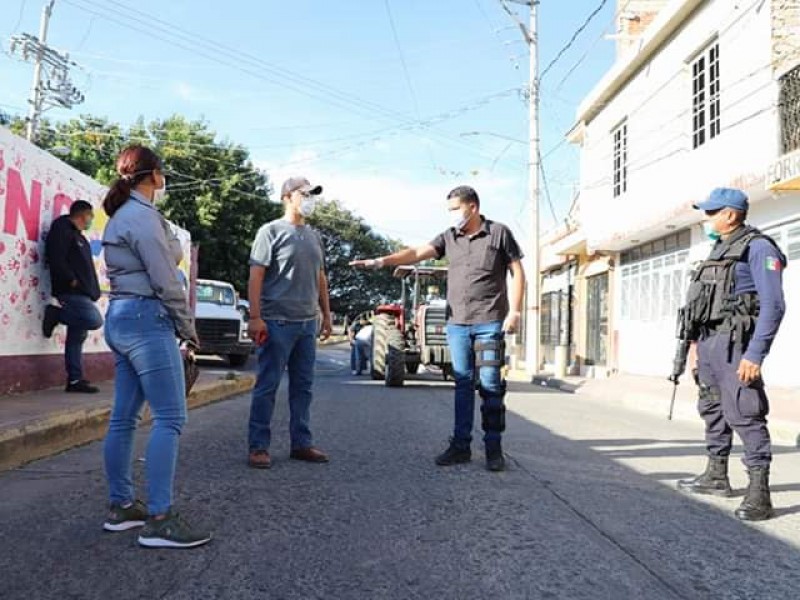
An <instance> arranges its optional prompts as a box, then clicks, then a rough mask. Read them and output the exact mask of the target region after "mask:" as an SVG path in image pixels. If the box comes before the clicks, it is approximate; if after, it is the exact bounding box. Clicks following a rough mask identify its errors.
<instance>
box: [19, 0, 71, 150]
mask: <svg viewBox="0 0 800 600" xmlns="http://www.w3.org/2000/svg"><path fill="white" fill-rule="evenodd" d="M54 5H55V0H50V1H49V2H48V3H47V4H46V5H45V6H44V9H43V10H42V20H41V23H40V25H39V37H38V38H37V37H36V36H33V35H30V34H28V33H23V34H21V35H15V36H13V37H12V38H11V54H14V53H15V52H16V51H19V54H20V56H21V58H22V60H24V61H28V62H30V61H32V62H33V83H32V84H31V97H30V99H29V100H28V103H29V104H30V105H31V108H30V111H29V113H28V132H27V137H28V140H30V141H31V142H35V141H36V133H37V128H38V125H39V119H40V118H41V116H42V113H43V112H44V111H45V110H47V108H50V107H53V106H60V107H62V108H72V107H73V106H74V105H75V104H80V103H81V102H83V101H84V96H83V94H82V93H81V92H80V90H78V89H77V88H76V87H75V86H74V85H73V84H72V82H71V81H70V80H69V69H70V67H71V66H75V63H74V62H72V61H70V60H69V54H66V53H65V54H62V53H60V52H58V51H57V50H54V49H53V48H51V47H49V46H48V45H47V29H48V26H49V25H50V16H51V15H52V14H53V6H54ZM43 76H44V77H43ZM42 79H44V83H43V82H42Z"/></svg>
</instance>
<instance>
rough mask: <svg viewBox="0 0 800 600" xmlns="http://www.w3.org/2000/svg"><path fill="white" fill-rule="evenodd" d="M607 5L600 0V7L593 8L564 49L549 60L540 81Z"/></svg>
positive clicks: (603, 0)
mask: <svg viewBox="0 0 800 600" xmlns="http://www.w3.org/2000/svg"><path fill="white" fill-rule="evenodd" d="M607 3H608V0H601V2H600V5H599V6H598V7H597V8H595V9H594V10H593V11H592V12H591V13H590V14H589V16H588V17H587V18H586V20H585V21H584V22H583V24H582V25H581V26H580V27H578V28H577V29H576V30H575V33H573V34H572V37H571V38H570V39H569V41H568V42H567V43H566V44H565V45H564V47H563V48H561V50H559V51H558V53H557V54H556V56H555V58H553V60H551V61H550V63H549V64H548V65H547V66H546V67H545V68H544V69H542V74H541V75H540V76H539V79H540V80H542V79H544V78H545V77H546V76H547V73H548V72H549V71H550V69H552V68H553V67H554V66H555V65H556V63H557V62H558V61H559V60H560V59H561V57H562V56H564V54H565V53H566V52H567V50H569V49H570V48H571V47H572V44H574V43H575V40H577V39H578V36H579V35H580V34H581V33H583V31H584V30H585V29H586V28H587V27H588V26H589V24H590V23H591V22H592V20H593V19H594V18H595V17H596V16H597V15H598V14H599V13H600V11H601V10H603V7H604V6H605V5H606V4H607Z"/></svg>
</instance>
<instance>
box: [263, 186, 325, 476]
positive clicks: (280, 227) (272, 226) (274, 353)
mask: <svg viewBox="0 0 800 600" xmlns="http://www.w3.org/2000/svg"><path fill="white" fill-rule="evenodd" d="M320 193H322V188H321V187H320V186H316V187H314V186H312V185H311V184H310V183H309V182H308V180H307V179H305V178H303V177H292V178H290V179H288V180H286V182H284V184H283V186H282V188H281V200H282V202H283V205H284V210H285V212H284V216H283V218H282V219H279V220H277V221H272V222H271V223H267V224H266V225H264V226H263V227H261V229H259V231H258V234H257V235H256V239H255V241H254V242H253V248H252V250H251V253H250V283H249V286H248V296H249V300H250V323H249V326H248V331H249V333H250V336H251V337H252V339H253V340H254V341H255V343H256V344H257V345H258V367H259V368H258V378H257V380H256V385H255V388H253V398H252V403H251V406H250V423H249V433H248V446H249V457H248V463H249V465H250V466H251V467H255V468H260V469H266V468H269V467H270V466H272V460H271V457H270V455H269V445H270V439H271V431H270V421H271V419H272V410H273V407H274V405H275V394H276V392H277V391H278V386H279V385H280V382H281V378H282V376H283V372H284V371H286V370H288V372H289V411H290V414H291V418H290V422H289V433H290V436H291V444H292V449H291V454H290V457H291V458H294V459H297V460H305V461H309V462H328V457H327V455H325V454H324V453H323V452H321V451H320V450H319V449H317V448H315V447H314V446H313V443H312V436H311V430H310V427H309V421H310V407H311V398H312V387H313V384H314V363H315V360H316V347H317V345H316V344H317V342H316V338H317V331H318V329H319V320H318V315H320V313H321V316H322V325H321V335H322V337H323V338H327V337H328V336H329V335H330V333H331V311H330V302H329V299H328V280H327V278H326V276H325V268H324V250H323V246H322V238H321V237H320V235H319V233H317V232H316V231H314V230H313V229H311V227H309V226H308V225H306V222H305V219H306V217H308V216H309V215H310V214H311V213H312V212H313V210H314V204H315V201H316V196H318V195H319V194H320Z"/></svg>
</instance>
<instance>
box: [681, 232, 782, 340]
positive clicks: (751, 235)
mask: <svg viewBox="0 0 800 600" xmlns="http://www.w3.org/2000/svg"><path fill="white" fill-rule="evenodd" d="M756 238H762V239H766V240H768V241H769V242H770V243H771V244H772V245H773V246H774V247H775V249H776V250H778V246H777V244H775V241H774V240H773V239H772V238H770V237H769V236H767V235H764V234H763V233H761V232H760V231H759V230H758V229H756V228H755V227H750V226H744V227H742V228H741V229H740V230H739V231H737V232H735V233H734V234H733V235H732V236H731V237H730V238H728V239H727V240H723V241H721V242H719V243H717V244H716V245H715V246H714V248H713V249H712V251H711V255H710V256H709V257H708V258H707V259H706V260H705V261H704V262H703V263H702V264H701V265H700V266H699V267H698V268H697V270H696V271H695V272H694V273H693V275H692V279H691V283H690V284H689V290H688V292H687V295H686V296H687V298H686V308H687V309H688V311H689V318H690V320H691V322H692V323H694V324H695V325H696V326H697V327H698V328H699V329H700V330H701V331H706V332H707V331H710V330H724V331H730V332H732V333H734V337H735V339H736V340H737V341H739V342H745V338H746V336H747V335H748V334H749V333H752V330H753V329H754V328H755V322H756V318H757V317H758V309H759V305H758V296H757V295H756V294H755V293H751V294H740V295H738V296H736V295H734V293H733V291H734V288H735V286H736V281H735V277H734V275H735V269H736V263H737V262H739V261H741V260H743V257H744V255H745V253H746V252H747V247H748V245H749V244H750V242H752V241H753V240H754V239H756ZM778 254H779V256H781V257H782V256H783V254H782V253H781V252H780V251H779V250H778Z"/></svg>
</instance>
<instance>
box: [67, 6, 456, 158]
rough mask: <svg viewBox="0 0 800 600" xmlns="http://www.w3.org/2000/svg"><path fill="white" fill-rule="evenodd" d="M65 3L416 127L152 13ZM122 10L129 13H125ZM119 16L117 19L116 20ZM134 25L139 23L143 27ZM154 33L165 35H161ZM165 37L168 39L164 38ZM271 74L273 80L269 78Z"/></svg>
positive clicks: (371, 104)
mask: <svg viewBox="0 0 800 600" xmlns="http://www.w3.org/2000/svg"><path fill="white" fill-rule="evenodd" d="M64 2H67V3H69V4H71V5H73V6H75V7H77V8H80V9H81V10H84V11H86V12H89V13H90V14H94V15H97V16H99V17H102V18H104V19H107V20H109V21H112V22H114V23H117V24H119V25H122V26H124V27H128V28H130V29H133V30H135V31H139V32H141V33H144V34H146V35H149V36H151V37H154V38H155V39H159V40H161V41H164V42H166V43H169V44H172V45H175V46H177V47H180V48H183V49H185V50H188V51H191V52H193V53H195V54H199V55H201V56H203V57H205V58H207V59H209V60H212V61H215V62H219V63H221V64H225V65H227V66H230V67H233V68H235V69H237V70H239V71H242V72H244V73H247V74H249V75H251V76H253V77H256V78H258V79H262V80H266V81H270V82H271V83H276V84H279V85H280V86H281V87H282V88H285V89H290V90H292V91H294V92H296V93H299V94H302V95H304V96H307V97H310V98H313V99H315V100H318V101H321V102H324V103H327V104H332V105H335V106H338V107H339V108H343V109H345V110H348V111H350V112H355V113H356V114H359V115H361V116H366V117H368V118H375V117H376V116H378V117H380V118H383V119H390V120H392V121H400V122H402V123H404V124H416V122H415V121H414V120H413V119H409V118H408V116H407V115H405V114H402V113H398V112H396V111H392V110H388V109H386V108H384V107H383V106H381V105H379V104H376V103H374V102H371V101H369V100H366V99H364V98H362V97H359V96H353V95H352V94H348V93H346V92H342V91H340V90H337V89H335V88H333V87H331V86H328V85H326V84H323V83H320V82H318V81H316V80H313V79H311V78H308V77H301V76H298V75H297V74H296V73H294V72H293V71H290V70H287V69H284V68H282V67H278V66H276V65H273V64H270V63H268V62H266V61H264V60H263V59H261V58H259V57H255V56H253V55H251V54H247V53H243V52H241V50H238V49H233V48H231V47H229V46H226V45H224V44H220V43H219V42H216V41H213V40H211V39H209V38H206V37H203V36H202V35H200V34H197V33H194V32H191V31H188V30H186V29H183V28H181V27H179V26H177V25H175V24H174V23H169V22H167V21H163V20H161V19H158V18H156V17H153V16H152V15H151V14H149V13H144V12H143V11H138V10H136V9H132V8H130V7H128V6H126V5H124V4H120V3H119V2H114V1H113V0H105V2H106V5H111V6H114V7H117V8H116V9H114V10H112V11H111V12H112V14H109V10H108V7H107V6H106V5H101V4H99V3H98V2H97V1H96V0H64ZM120 9H122V10H124V11H125V12H124V13H121V12H120ZM115 15H117V16H116V18H115ZM134 23H138V24H139V26H137V25H135V24H134ZM154 30H155V31H157V32H159V33H161V34H162V35H158V34H157V33H155V32H154ZM165 35H166V36H168V37H164V36H165ZM267 74H270V75H272V76H273V77H269V76H268V75H267ZM419 125H420V127H422V128H427V127H428V125H429V124H427V123H419ZM430 135H434V136H436V137H439V138H442V139H446V140H448V142H449V143H453V142H455V143H456V144H458V145H459V146H460V147H462V148H463V147H467V148H469V146H466V145H465V144H463V143H462V142H461V141H460V140H457V139H454V138H451V137H449V136H447V135H444V134H441V133H438V132H435V131H431V132H430Z"/></svg>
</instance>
